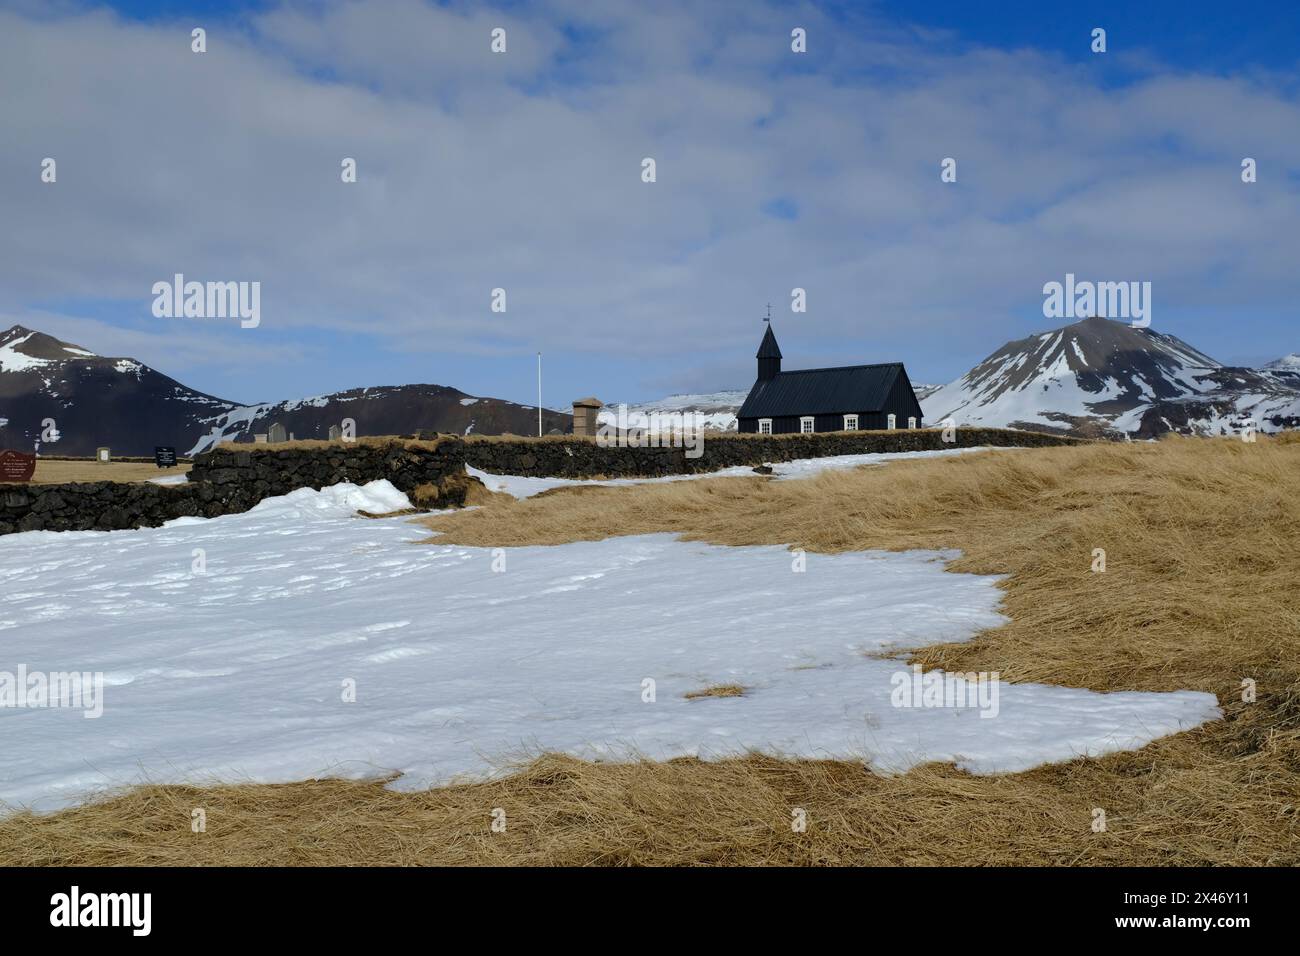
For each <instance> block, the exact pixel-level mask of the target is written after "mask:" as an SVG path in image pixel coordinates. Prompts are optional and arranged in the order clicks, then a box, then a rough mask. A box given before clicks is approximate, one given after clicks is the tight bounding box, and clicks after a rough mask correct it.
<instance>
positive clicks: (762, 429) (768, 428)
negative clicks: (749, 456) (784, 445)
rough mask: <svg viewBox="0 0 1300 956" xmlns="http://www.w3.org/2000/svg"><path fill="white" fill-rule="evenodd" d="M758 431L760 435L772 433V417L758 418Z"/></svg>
mask: <svg viewBox="0 0 1300 956" xmlns="http://www.w3.org/2000/svg"><path fill="white" fill-rule="evenodd" d="M758 433H759V434H760V435H770V434H772V419H770V418H760V419H759V420H758Z"/></svg>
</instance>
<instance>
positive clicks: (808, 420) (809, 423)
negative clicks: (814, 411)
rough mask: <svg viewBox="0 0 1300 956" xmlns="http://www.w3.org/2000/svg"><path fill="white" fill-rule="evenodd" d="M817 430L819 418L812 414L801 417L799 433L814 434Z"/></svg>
mask: <svg viewBox="0 0 1300 956" xmlns="http://www.w3.org/2000/svg"><path fill="white" fill-rule="evenodd" d="M816 431H817V419H816V418H814V417H813V416H812V415H802V416H800V418H799V434H800V435H812V434H814V433H815V432H816Z"/></svg>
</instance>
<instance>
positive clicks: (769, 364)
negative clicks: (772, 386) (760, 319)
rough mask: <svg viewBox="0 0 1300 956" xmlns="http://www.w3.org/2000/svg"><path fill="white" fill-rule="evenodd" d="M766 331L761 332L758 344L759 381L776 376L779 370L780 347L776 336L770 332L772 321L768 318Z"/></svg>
mask: <svg viewBox="0 0 1300 956" xmlns="http://www.w3.org/2000/svg"><path fill="white" fill-rule="evenodd" d="M764 321H766V322H767V331H766V332H764V333H763V341H762V343H761V344H760V345H759V346H758V355H757V356H756V358H757V359H758V380H759V381H760V382H762V381H765V380H767V379H771V378H776V377H777V375H778V374H780V372H781V347H780V346H779V345H777V344H776V336H775V335H773V334H772V323H771V322H770V321H768V320H766V319H765V320H764Z"/></svg>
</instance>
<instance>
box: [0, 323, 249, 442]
mask: <svg viewBox="0 0 1300 956" xmlns="http://www.w3.org/2000/svg"><path fill="white" fill-rule="evenodd" d="M232 407H234V403H233V402H228V401H224V400H222V399H220V398H215V397H213V396H211V395H206V394H204V393H203V392H196V391H195V390H194V389H192V388H186V387H185V386H184V385H182V384H181V383H180V382H178V381H176V380H175V379H172V378H168V377H167V376H166V375H163V374H162V373H161V372H156V371H154V370H153V369H151V368H149V367H148V366H147V365H144V364H142V363H140V362H137V361H135V360H134V359H129V358H106V357H104V356H100V355H96V354H95V353H94V352H91V351H89V350H88V349H83V348H81V347H80V346H77V345H71V344H69V343H67V342H61V341H60V340H58V339H56V338H54V337H53V336H50V335H46V334H44V333H43V332H36V331H33V330H32V329H28V328H24V327H23V326H21V325H15V326H13V327H12V328H10V329H8V330H6V331H4V332H0V447H4V448H13V449H17V450H19V451H31V450H32V449H33V448H37V447H39V450H40V451H41V453H43V454H47V455H93V454H94V453H95V449H96V448H97V447H99V446H101V445H107V446H109V447H110V448H112V449H113V452H114V454H118V455H152V454H153V450H154V446H155V445H171V446H174V447H175V448H177V449H178V450H180V449H186V448H189V447H190V445H191V444H193V442H194V437H195V436H196V435H198V434H200V433H201V432H202V431H203V430H204V425H203V423H204V422H205V421H207V420H209V419H211V418H212V417H213V416H215V415H218V414H221V413H222V412H224V411H226V410H228V409H230V408H232Z"/></svg>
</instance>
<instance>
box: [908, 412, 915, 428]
mask: <svg viewBox="0 0 1300 956" xmlns="http://www.w3.org/2000/svg"><path fill="white" fill-rule="evenodd" d="M907 427H908V428H915V427H916V416H915V415H908V416H907Z"/></svg>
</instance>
